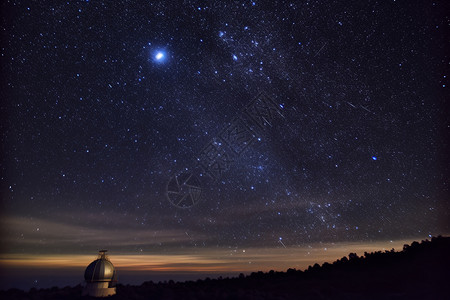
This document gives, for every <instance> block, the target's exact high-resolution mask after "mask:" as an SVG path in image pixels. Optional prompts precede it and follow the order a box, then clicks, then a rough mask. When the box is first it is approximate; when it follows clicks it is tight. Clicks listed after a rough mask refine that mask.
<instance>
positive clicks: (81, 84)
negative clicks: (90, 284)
mask: <svg viewBox="0 0 450 300" xmlns="http://www.w3.org/2000/svg"><path fill="white" fill-rule="evenodd" d="M2 11H3V12H7V13H3V15H2V28H1V29H2V47H1V65H2V81H1V82H2V88H1V98H2V104H1V110H2V116H3V117H2V121H1V124H2V125H1V126H2V153H3V154H2V158H1V174H2V175H1V193H2V202H1V206H2V209H1V210H2V213H1V214H2V218H4V220H5V221H3V225H2V227H3V228H5V229H4V230H3V232H2V236H3V237H4V240H5V242H6V244H5V245H6V246H5V248H4V249H2V250H3V251H4V252H6V253H62V252H65V251H68V250H69V249H70V251H73V252H75V253H84V254H85V253H91V252H92V249H96V247H97V246H98V247H100V248H101V247H110V248H112V249H114V251H115V252H117V253H118V252H124V253H125V252H126V253H135V252H136V253H137V252H151V253H155V252H156V253H159V252H165V251H171V250H173V249H177V250H180V249H194V248H208V247H217V248H219V249H231V250H230V251H232V249H244V248H247V247H261V248H266V247H267V248H270V247H277V248H283V249H284V248H286V249H287V248H292V247H300V246H307V245H310V244H311V243H322V242H323V243H325V242H327V243H337V242H344V241H345V242H355V243H361V244H363V243H365V242H369V241H376V240H392V239H406V238H416V237H421V238H422V237H428V236H431V235H437V234H444V233H446V232H448V229H449V227H448V225H449V222H448V220H449V215H448V212H449V210H448V208H449V207H448V183H449V182H448V178H447V176H446V174H448V165H449V164H448V156H447V153H448V129H449V127H448V124H449V123H448V110H446V108H445V102H446V99H448V96H447V94H448V93H447V89H448V86H446V85H447V84H448V83H447V81H448V79H447V76H448V64H449V59H448V51H446V50H447V45H448V41H447V39H446V36H445V32H446V30H448V25H449V19H448V16H447V15H446V13H445V12H446V11H448V5H447V4H446V3H445V1H435V2H431V1H422V2H421V3H410V2H405V1H363V2H361V3H360V2H358V3H352V4H344V3H341V2H339V1H291V2H289V1H230V2H227V1H212V2H203V1H184V2H183V3H182V4H179V5H174V4H170V3H168V2H167V3H166V2H165V1H150V2H144V1H142V2H130V1H114V2H102V1H95V0H91V1H68V2H52V1H44V2H39V3H37V2H32V3H28V2H25V1H5V2H4V3H3V4H2ZM260 95H263V96H261V97H266V98H265V99H270V101H271V102H270V103H274V106H273V107H272V108H271V109H272V110H273V111H274V112H275V111H276V112H277V113H275V114H274V116H273V118H272V119H270V120H266V121H267V123H264V124H265V125H264V126H262V127H260V128H259V127H258V126H257V124H256V123H252V124H253V125H254V127H252V128H250V126H249V125H248V124H250V123H245V122H250V121H248V120H250V119H251V118H252V117H254V116H255V115H252V113H246V112H245V110H246V107H247V106H248V105H250V103H252V101H253V100H254V99H257V97H259V96H260ZM267 101H269V100H267ZM245 116H246V118H247V119H245V118H244V117H245ZM239 117H242V118H243V119H242V120H243V121H242V122H244V124H243V125H242V126H243V127H242V128H244V127H245V128H247V129H246V130H247V131H246V132H247V133H248V135H247V137H246V138H248V141H249V143H250V140H251V141H252V142H251V144H248V145H247V144H242V145H245V149H244V150H242V149H241V148H239V151H236V152H239V153H238V154H236V153H232V152H230V151H231V150H229V149H231V148H232V147H237V145H238V144H237V142H234V144H230V145H225V144H224V145H223V146H222V144H221V145H220V146H221V147H222V148H221V149H228V150H223V151H224V153H225V154H226V155H228V156H230V157H231V158H232V162H231V160H230V163H229V164H228V165H227V168H226V169H225V170H224V171H223V173H221V174H220V176H218V178H215V180H211V179H208V178H207V177H208V174H207V173H208V172H207V171H206V170H204V169H203V170H200V171H198V170H199V168H198V161H199V160H198V158H199V156H200V155H201V154H202V153H204V152H202V151H204V149H205V147H207V145H209V143H210V142H211V141H215V142H220V143H224V142H223V140H224V138H223V136H221V133H223V132H224V131H223V130H226V129H227V128H229V127H230V126H233V125H234V124H237V123H234V122H237V121H236V118H239ZM254 122H255V121H254ZM269 123H270V124H269ZM255 124H256V125H255ZM253 125H252V126H253ZM240 126H241V125H240ZM246 126H247V127H246ZM248 128H250V129H248ZM238 141H242V140H238ZM214 145H217V144H214ZM242 145H241V146H242ZM226 147H230V148H226ZM242 147H244V146H242ZM221 157H222V158H223V156H221ZM200 169H201V168H200ZM192 170H196V171H194V172H197V173H196V174H197V175H198V176H199V181H200V185H201V199H200V201H199V202H198V203H196V204H195V205H193V206H192V207H189V208H179V207H176V206H175V205H173V204H171V203H170V201H169V200H168V197H167V195H166V193H167V189H168V184H169V181H170V179H171V178H173V177H174V176H176V175H177V174H180V172H183V171H184V172H185V171H192ZM17 220H20V222H19V221H17ZM14 224H16V225H14ZM30 224H33V225H32V226H31V227H30ZM40 224H41V225H40ZM42 224H44V226H42ZM49 224H58V226H60V227H58V226H49ZM44 227H45V230H43V229H42V228H44ZM30 228H31V229H30ZM94 229H95V232H96V233H98V232H103V233H104V234H105V236H112V235H115V234H119V233H118V232H122V231H120V230H126V234H125V233H123V232H122V233H123V235H122V236H121V237H117V236H116V237H114V238H111V239H110V240H108V238H105V239H102V240H99V239H97V238H95V236H94V234H93V233H92V232H93V230H94ZM116 230H118V231H117V232H116ZM67 232H73V236H72V235H71V236H67ZM114 232H116V233H114ZM64 236H65V237H66V238H63V237H64ZM101 243H103V244H106V245H104V246H101ZM189 251H192V250H189Z"/></svg>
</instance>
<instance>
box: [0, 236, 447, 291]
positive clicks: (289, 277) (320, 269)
mask: <svg viewBox="0 0 450 300" xmlns="http://www.w3.org/2000/svg"><path fill="white" fill-rule="evenodd" d="M449 257H450V238H448V237H436V238H432V239H431V241H428V240H426V241H422V242H421V243H418V242H413V243H412V244H411V245H405V246H404V248H403V251H401V252H394V251H393V250H392V251H385V252H375V253H365V255H364V256H361V257H358V256H357V255H356V254H353V253H350V254H349V256H348V257H343V258H342V259H339V260H337V261H335V262H334V263H332V264H329V263H324V264H323V265H322V266H319V265H318V264H316V265H314V266H312V267H311V266H310V267H309V268H308V269H307V270H305V271H297V270H295V269H289V270H287V272H273V271H270V272H269V273H262V272H258V273H252V274H251V275H249V276H243V275H242V274H241V276H239V277H238V278H219V279H209V278H207V279H206V280H198V281H187V282H177V283H175V282H172V281H169V282H160V283H153V282H151V281H149V282H144V283H143V284H142V285H140V286H131V285H120V284H119V285H117V295H115V296H112V297H109V298H107V299H108V300H115V299H177V300H179V299H208V300H209V299H213V300H218V299H450V258H449ZM81 289H82V287H81V286H79V285H78V286H75V287H65V288H62V289H60V288H56V287H55V288H51V289H40V290H36V289H31V290H30V291H28V292H24V291H21V290H17V289H11V290H8V291H0V299H68V300H70V299H86V300H87V299H90V298H89V297H81V296H80V295H81Z"/></svg>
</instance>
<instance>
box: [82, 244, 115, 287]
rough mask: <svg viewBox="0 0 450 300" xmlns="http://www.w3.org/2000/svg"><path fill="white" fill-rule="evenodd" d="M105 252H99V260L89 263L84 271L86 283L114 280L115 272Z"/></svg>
mask: <svg viewBox="0 0 450 300" xmlns="http://www.w3.org/2000/svg"><path fill="white" fill-rule="evenodd" d="M105 252H106V250H102V251H100V252H99V258H98V259H96V260H94V261H93V262H91V263H90V264H89V266H88V267H87V268H86V271H84V279H85V280H86V281H87V282H96V281H97V282H98V281H112V280H115V277H116V271H115V269H114V266H113V264H112V263H111V262H110V261H109V260H108V258H107V257H106V253H105Z"/></svg>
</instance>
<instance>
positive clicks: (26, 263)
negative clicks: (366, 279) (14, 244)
mask: <svg viewBox="0 0 450 300" xmlns="http://www.w3.org/2000/svg"><path fill="white" fill-rule="evenodd" d="M412 241H413V240H401V241H386V242H373V243H366V244H360V243H337V244H332V243H328V244H325V243H322V244H314V245H311V247H305V246H291V247H287V248H247V249H218V248H212V249H208V248H206V249H198V248H195V249H185V253H189V252H191V253H193V254H178V253H177V254H150V255H149V254H135V255H133V254H120V253H118V254H114V252H113V251H112V252H111V254H110V255H109V258H110V260H111V262H112V263H113V264H114V266H115V267H116V268H117V269H118V271H119V272H120V270H124V271H131V272H132V271H136V272H142V271H146V272H172V273H202V272H207V273H225V272H229V273H230V272H236V273H237V272H243V273H250V272H257V271H263V272H267V271H269V270H275V271H286V270H287V269H288V268H296V269H298V270H304V269H306V268H308V266H310V265H313V264H315V263H318V264H322V263H324V262H330V263H331V262H333V261H335V260H336V259H339V258H342V257H343V256H347V255H348V254H349V253H350V252H353V253H357V254H358V255H363V253H364V252H373V251H380V250H381V251H384V250H391V249H392V248H394V249H395V250H396V251H400V250H402V248H403V245H404V244H410V243H411V242H412ZM96 257H97V256H96V254H93V255H80V254H73V255H71V254H64V255H50V254H46V255H37V254H29V255H27V254H2V255H0V267H6V268H8V267H9V268H40V269H55V268H58V269H67V268H77V269H82V268H85V267H86V266H87V265H88V264H89V263H90V262H92V261H93V260H95V259H96Z"/></svg>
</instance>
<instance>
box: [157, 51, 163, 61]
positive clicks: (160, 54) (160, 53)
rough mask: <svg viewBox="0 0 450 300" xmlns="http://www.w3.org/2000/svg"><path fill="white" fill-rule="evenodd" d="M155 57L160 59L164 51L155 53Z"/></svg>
mask: <svg viewBox="0 0 450 300" xmlns="http://www.w3.org/2000/svg"><path fill="white" fill-rule="evenodd" d="M155 58H156V60H161V59H163V58H164V53H162V52H158V53H156V55H155Z"/></svg>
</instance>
